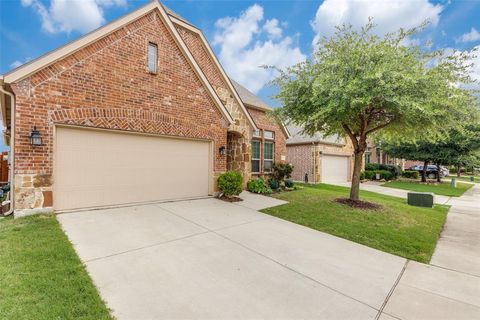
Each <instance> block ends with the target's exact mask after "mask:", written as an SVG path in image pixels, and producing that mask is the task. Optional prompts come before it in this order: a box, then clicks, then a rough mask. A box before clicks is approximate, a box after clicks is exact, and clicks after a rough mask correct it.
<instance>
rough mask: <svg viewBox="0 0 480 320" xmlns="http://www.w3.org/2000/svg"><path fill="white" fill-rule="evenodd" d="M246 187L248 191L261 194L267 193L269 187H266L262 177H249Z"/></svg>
mask: <svg viewBox="0 0 480 320" xmlns="http://www.w3.org/2000/svg"><path fill="white" fill-rule="evenodd" d="M247 189H248V191H250V192H253V193H261V194H263V193H267V191H268V189H269V188H268V187H267V185H266V183H265V180H263V179H262V178H257V179H251V180H250V181H248V183H247Z"/></svg>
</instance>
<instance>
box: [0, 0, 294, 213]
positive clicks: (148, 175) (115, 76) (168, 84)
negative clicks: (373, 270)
mask: <svg viewBox="0 0 480 320" xmlns="http://www.w3.org/2000/svg"><path fill="white" fill-rule="evenodd" d="M0 93H1V95H0V102H1V111H2V119H3V122H4V126H5V127H6V131H5V139H6V143H7V144H8V145H10V146H11V150H12V151H11V153H12V154H11V165H12V167H13V179H12V181H10V183H11V185H12V189H13V191H14V192H11V195H12V196H13V199H11V200H12V202H13V204H14V206H13V208H14V209H15V212H16V213H19V214H28V213H34V212H41V211H51V210H56V211H64V210H72V209H79V208H92V207H107V206H112V205H122V204H131V203H145V202H150V201H160V200H167V199H169V200H171V199H183V198H194V197H203V196H206V195H210V194H213V193H214V192H215V190H216V179H217V177H218V175H219V174H221V173H222V172H225V171H226V170H236V171H240V172H241V173H242V174H243V176H244V179H245V180H248V179H249V178H250V177H251V175H252V169H251V168H252V165H253V166H254V168H255V170H253V171H255V172H253V173H254V174H263V173H266V172H268V170H269V168H270V166H271V163H273V162H277V161H282V160H284V159H285V157H286V146H285V140H286V138H287V136H288V131H287V130H286V129H285V128H284V126H283V125H281V124H278V123H275V122H273V121H272V120H270V119H269V118H268V117H267V116H266V112H268V111H269V109H270V108H269V107H268V106H267V105H266V104H265V103H263V102H261V101H260V100H259V99H258V98H256V97H255V96H254V95H253V94H252V93H250V92H248V90H246V89H245V88H243V87H242V86H240V85H239V84H236V83H234V82H233V81H231V80H230V79H229V77H228V76H227V75H226V74H225V71H224V70H223V68H222V66H221V65H220V63H219V61H218V60H217V58H216V57H215V55H214V54H213V52H212V50H211V48H210V46H209V44H208V42H207V41H206V39H205V37H204V35H203V34H202V32H201V30H199V29H198V28H197V27H195V26H193V25H192V24H190V23H189V22H188V21H186V20H185V19H183V18H182V17H180V16H178V15H177V14H175V13H174V12H172V11H170V10H169V9H167V8H165V7H164V6H163V5H162V4H160V3H159V2H157V1H154V2H152V3H149V4H147V5H146V6H144V7H141V8H139V9H137V10H136V11H134V12H132V13H130V14H128V15H126V16H124V17H122V18H120V19H118V20H115V21H113V22H112V23H110V24H108V25H105V26H103V27H102V28H99V29H97V30H95V31H93V32H91V33H89V34H87V35H85V36H83V37H81V38H80V39H78V40H76V41H74V42H72V43H70V44H67V45H66V46H64V47H61V48H59V49H57V50H55V51H52V52H50V53H48V54H46V55H44V56H42V57H40V58H38V59H36V60H33V61H31V62H29V63H27V64H25V65H23V66H21V67H19V68H17V69H14V70H12V71H10V72H8V73H6V74H5V75H3V76H1V77H0ZM36 132H38V133H39V135H40V137H41V140H42V141H41V144H37V143H36V142H35V141H33V139H31V138H32V135H33V134H34V133H36ZM252 147H253V148H254V152H252ZM252 155H254V157H252Z"/></svg>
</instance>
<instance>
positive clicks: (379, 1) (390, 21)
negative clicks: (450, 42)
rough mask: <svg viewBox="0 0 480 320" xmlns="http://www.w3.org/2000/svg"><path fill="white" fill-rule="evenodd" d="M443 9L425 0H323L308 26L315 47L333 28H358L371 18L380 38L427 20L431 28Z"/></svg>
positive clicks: (332, 31) (330, 33)
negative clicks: (382, 35)
mask: <svg viewBox="0 0 480 320" xmlns="http://www.w3.org/2000/svg"><path fill="white" fill-rule="evenodd" d="M442 10H443V6H441V5H439V4H438V5H434V4H432V3H430V2H429V1H428V0H410V1H404V0H389V1H385V0H369V1H366V0H365V1H350V0H325V1H324V2H323V3H322V4H321V5H320V6H319V7H318V10H317V13H316V15H315V19H314V20H313V21H312V22H311V25H312V28H313V30H314V31H315V33H316V35H315V38H314V40H313V44H314V45H315V44H316V43H317V42H318V41H319V40H320V39H321V37H323V36H327V37H328V36H331V35H332V34H333V33H334V32H335V26H338V25H341V24H343V23H346V24H351V25H352V26H353V27H357V28H358V27H360V26H363V25H365V24H366V23H367V21H368V18H369V17H372V18H373V19H374V23H375V24H377V25H378V27H377V28H376V31H377V32H378V33H380V34H385V33H388V32H394V31H397V30H398V29H399V28H412V27H416V26H418V25H420V24H421V23H422V22H423V21H425V20H428V21H430V23H431V24H432V25H433V26H436V25H437V24H438V21H439V19H440V13H441V12H442Z"/></svg>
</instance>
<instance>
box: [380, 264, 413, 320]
mask: <svg viewBox="0 0 480 320" xmlns="http://www.w3.org/2000/svg"><path fill="white" fill-rule="evenodd" d="M409 261H410V260H408V259H407V261H405V264H404V265H403V268H402V270H401V271H400V273H399V274H398V277H397V280H395V282H394V283H393V286H392V288H391V289H390V291H389V292H388V294H387V296H386V297H385V300H384V301H383V303H382V306H381V307H380V310H378V313H377V316H376V317H375V320H378V319H379V318H380V316H381V315H382V313H383V309H385V307H386V306H387V303H388V300H389V299H390V297H391V296H392V295H393V292H394V291H395V289H396V288H397V286H398V284H399V283H400V280H401V279H402V277H403V274H404V273H405V270H406V269H407V266H408V262H409Z"/></svg>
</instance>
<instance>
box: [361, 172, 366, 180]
mask: <svg viewBox="0 0 480 320" xmlns="http://www.w3.org/2000/svg"><path fill="white" fill-rule="evenodd" d="M360 180H365V171H362V172H360Z"/></svg>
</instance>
